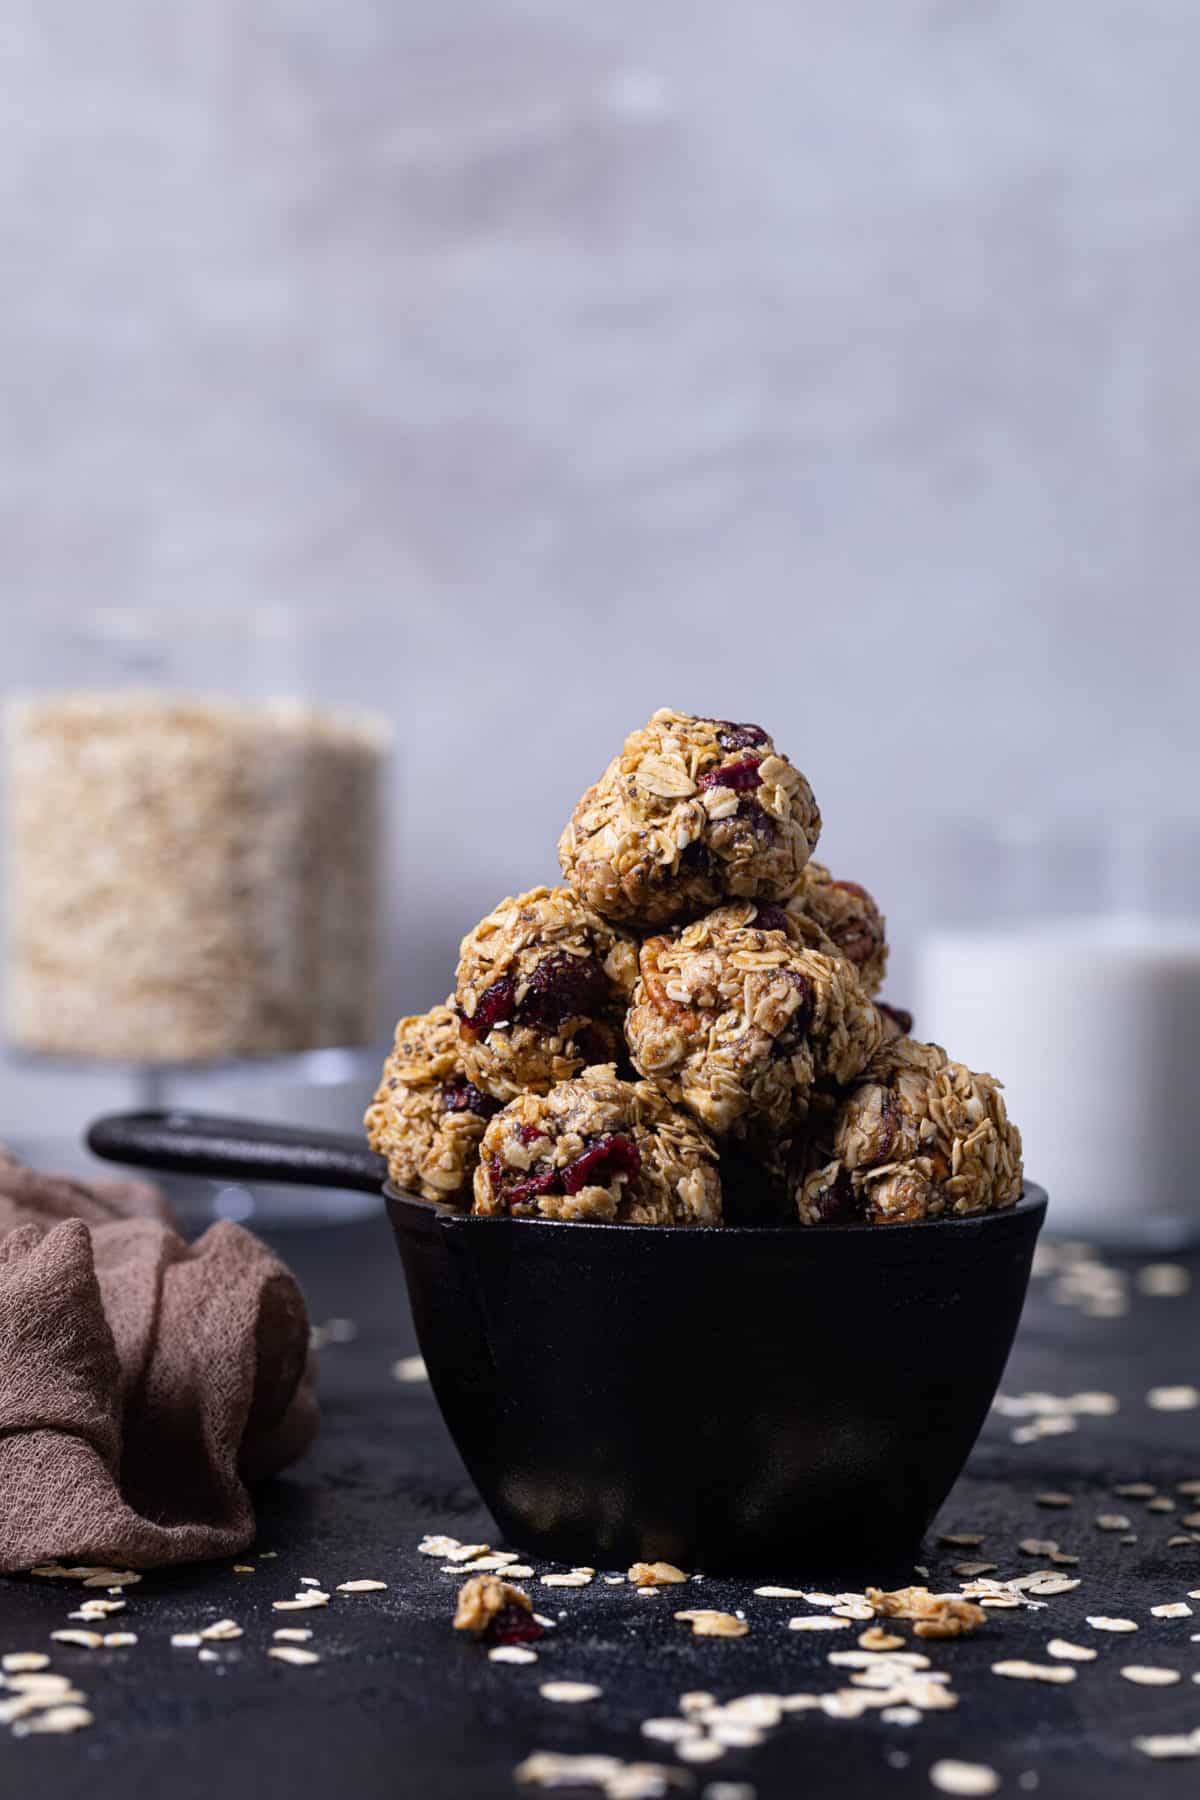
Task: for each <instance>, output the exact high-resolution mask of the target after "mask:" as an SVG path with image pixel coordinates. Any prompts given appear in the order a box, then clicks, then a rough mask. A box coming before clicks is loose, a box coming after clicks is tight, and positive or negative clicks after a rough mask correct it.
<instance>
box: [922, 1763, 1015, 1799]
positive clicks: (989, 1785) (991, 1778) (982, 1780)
mask: <svg viewBox="0 0 1200 1800" xmlns="http://www.w3.org/2000/svg"><path fill="white" fill-rule="evenodd" d="M929 1779H930V1781H931V1782H932V1783H933V1785H934V1787H935V1788H937V1789H938V1791H939V1793H943V1794H960V1795H964V1796H965V1795H970V1794H994V1793H995V1792H996V1790H997V1789H998V1788H999V1786H1000V1777H999V1776H998V1775H997V1773H996V1771H995V1769H992V1768H989V1767H988V1765H987V1763H969V1762H958V1761H957V1760H956V1759H955V1758H953V1757H947V1758H944V1759H943V1760H942V1761H941V1762H935V1763H934V1765H933V1767H932V1769H930V1771H929Z"/></svg>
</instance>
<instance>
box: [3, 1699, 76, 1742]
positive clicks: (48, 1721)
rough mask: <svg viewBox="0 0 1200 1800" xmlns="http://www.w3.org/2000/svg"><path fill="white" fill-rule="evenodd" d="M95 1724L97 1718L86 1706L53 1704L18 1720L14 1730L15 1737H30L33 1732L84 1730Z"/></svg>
mask: <svg viewBox="0 0 1200 1800" xmlns="http://www.w3.org/2000/svg"><path fill="white" fill-rule="evenodd" d="M94 1724H95V1719H94V1717H93V1715H92V1714H91V1713H90V1712H89V1711H88V1709H87V1707H86V1706H51V1707H49V1708H47V1710H46V1711H45V1712H40V1713H35V1714H34V1715H33V1717H32V1718H29V1719H20V1720H18V1721H17V1723H16V1724H14V1726H13V1728H12V1732H13V1736H14V1737H28V1736H30V1734H31V1733H42V1732H50V1733H59V1732H68V1731H82V1730H83V1729H84V1727H85V1726H87V1725H94Z"/></svg>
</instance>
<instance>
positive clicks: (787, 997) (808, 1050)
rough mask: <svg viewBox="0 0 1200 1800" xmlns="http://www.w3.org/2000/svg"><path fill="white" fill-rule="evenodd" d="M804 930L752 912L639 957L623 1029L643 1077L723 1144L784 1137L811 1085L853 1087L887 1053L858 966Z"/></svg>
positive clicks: (647, 946)
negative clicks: (808, 940) (804, 936)
mask: <svg viewBox="0 0 1200 1800" xmlns="http://www.w3.org/2000/svg"><path fill="white" fill-rule="evenodd" d="M796 929H797V928H796V927H795V926H794V925H793V924H791V923H790V922H789V921H788V920H787V919H786V918H785V916H784V915H783V914H782V912H781V911H780V909H779V908H777V907H774V906H770V905H767V906H761V905H758V904H756V903H755V902H754V901H746V900H743V901H739V902H735V903H734V904H733V905H730V906H723V907H719V908H718V909H717V910H716V911H714V912H711V913H707V914H706V915H705V916H704V918H702V919H696V920H695V921H694V922H693V923H692V924H690V925H686V926H684V927H682V928H681V929H678V930H676V931H673V932H669V933H665V934H663V935H662V936H659V937H652V938H647V940H646V942H645V943H644V944H643V945H642V948H641V953H640V957H639V969H640V978H639V980H638V984H637V986H636V987H635V988H634V991H633V1001H632V1004H631V1006H630V1009H629V1015H628V1017H627V1019H626V1021H625V1035H626V1037H627V1039H628V1042H629V1049H630V1053H631V1055H632V1057H633V1061H634V1066H635V1067H636V1068H637V1069H638V1071H639V1072H640V1073H641V1074H642V1075H644V1076H646V1077H647V1078H648V1079H650V1080H653V1081H655V1082H658V1083H659V1084H660V1085H661V1086H662V1087H663V1088H664V1090H665V1092H666V1093H667V1094H669V1095H670V1097H671V1098H672V1099H673V1100H678V1101H679V1103H680V1104H681V1105H683V1106H684V1107H686V1108H687V1110H688V1111H689V1112H690V1113H692V1114H694V1116H695V1117H696V1118H698V1119H700V1120H701V1122H702V1123H703V1124H705V1125H707V1126H708V1128H709V1130H710V1131H713V1132H715V1133H716V1134H717V1135H718V1136H724V1135H726V1134H728V1133H731V1132H732V1133H736V1134H737V1135H738V1136H742V1137H745V1136H748V1135H753V1134H756V1133H771V1132H774V1133H780V1134H785V1133H787V1132H788V1131H789V1130H790V1129H792V1128H793V1127H794V1126H795V1125H796V1123H797V1122H798V1121H800V1120H802V1119H803V1118H804V1115H805V1112H806V1109H807V1104H808V1098H809V1094H810V1091H811V1089H812V1087H813V1084H814V1082H816V1081H826V1080H832V1081H837V1082H847V1081H851V1080H853V1078H854V1077H855V1076H856V1075H857V1074H859V1073H860V1072H861V1070H862V1069H863V1068H865V1066H866V1065H867V1063H868V1062H869V1061H870V1059H871V1057H872V1056H873V1055H874V1054H875V1052H876V1051H877V1050H878V1048H879V1044H880V1036H881V1027H880V1021H879V1014H878V1012H877V1011H876V1009H875V1007H874V1006H872V1004H871V1002H870V1001H869V1000H868V998H867V996H866V995H865V994H864V993H863V991H862V988H861V987H860V985H859V981H858V977H857V975H856V974H855V972H854V969H853V966H852V965H851V964H850V963H848V962H847V961H846V960H845V958H844V957H841V956H834V955H827V954H825V953H824V952H822V951H820V950H815V949H810V948H808V947H807V946H806V945H804V944H803V943H799V942H796V941H795V939H794V936H793V933H794V931H795V930H796Z"/></svg>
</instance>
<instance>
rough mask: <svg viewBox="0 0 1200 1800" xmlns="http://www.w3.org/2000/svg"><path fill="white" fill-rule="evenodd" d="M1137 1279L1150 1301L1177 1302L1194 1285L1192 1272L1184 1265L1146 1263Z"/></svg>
mask: <svg viewBox="0 0 1200 1800" xmlns="http://www.w3.org/2000/svg"><path fill="white" fill-rule="evenodd" d="M1136 1279H1137V1285H1138V1291H1139V1293H1142V1294H1144V1295H1145V1296H1146V1298H1147V1299H1148V1300H1177V1299H1178V1298H1179V1297H1180V1295H1181V1294H1186V1293H1187V1291H1188V1289H1189V1288H1190V1287H1191V1285H1192V1277H1191V1272H1190V1271H1189V1270H1188V1269H1186V1268H1185V1267H1184V1265H1183V1264H1182V1263H1144V1264H1143V1265H1142V1267H1141V1268H1140V1269H1139V1270H1138V1272H1137V1277H1136Z"/></svg>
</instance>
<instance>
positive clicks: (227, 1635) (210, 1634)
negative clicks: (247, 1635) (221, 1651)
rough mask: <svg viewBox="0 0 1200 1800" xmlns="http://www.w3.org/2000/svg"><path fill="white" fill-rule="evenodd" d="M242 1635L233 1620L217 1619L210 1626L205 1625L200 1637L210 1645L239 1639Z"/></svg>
mask: <svg viewBox="0 0 1200 1800" xmlns="http://www.w3.org/2000/svg"><path fill="white" fill-rule="evenodd" d="M243 1635H244V1634H243V1632H242V1628H241V1626H240V1625H239V1624H238V1623H237V1621H236V1620H235V1619H217V1620H216V1621H215V1623H214V1624H212V1625H205V1626H204V1627H203V1628H202V1629H201V1632H200V1636H201V1637H202V1638H204V1639H205V1640H206V1641H207V1642H210V1643H217V1644H220V1643H225V1642H227V1641H228V1640H230V1639H232V1638H240V1637H242V1636H243Z"/></svg>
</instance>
